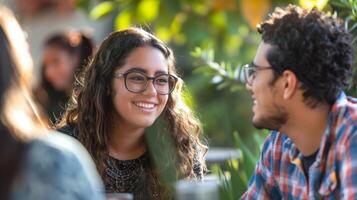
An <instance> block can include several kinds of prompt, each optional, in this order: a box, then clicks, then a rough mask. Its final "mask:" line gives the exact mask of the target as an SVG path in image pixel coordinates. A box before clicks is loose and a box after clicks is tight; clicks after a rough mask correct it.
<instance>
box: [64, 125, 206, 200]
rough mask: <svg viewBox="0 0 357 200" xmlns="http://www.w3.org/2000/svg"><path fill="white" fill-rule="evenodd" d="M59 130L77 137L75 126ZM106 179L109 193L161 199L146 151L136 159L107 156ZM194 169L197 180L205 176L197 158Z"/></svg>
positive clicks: (141, 199)
mask: <svg viewBox="0 0 357 200" xmlns="http://www.w3.org/2000/svg"><path fill="white" fill-rule="evenodd" d="M58 131H60V132H63V133H65V134H67V135H71V136H73V137H75V138H77V136H78V133H77V132H76V128H75V126H73V125H71V126H65V127H62V128H60V129H58ZM106 166H107V169H106V178H105V179H106V180H103V182H104V185H105V190H106V192H107V193H114V192H120V193H121V192H125V193H132V194H133V195H134V199H135V200H151V199H160V192H159V191H160V190H159V189H158V186H157V185H156V184H155V180H157V177H155V176H154V175H153V174H152V173H150V155H149V153H148V152H146V153H144V154H143V155H142V156H140V157H139V158H137V159H134V160H118V159H116V158H113V157H111V156H109V155H108V156H107V158H106ZM193 171H194V173H195V175H196V177H197V180H202V178H203V168H202V165H201V162H199V161H198V160H197V159H195V163H194V166H193Z"/></svg>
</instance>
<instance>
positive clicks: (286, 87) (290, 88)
mask: <svg viewBox="0 0 357 200" xmlns="http://www.w3.org/2000/svg"><path fill="white" fill-rule="evenodd" d="M282 79H283V83H282V84H283V98H284V99H290V98H291V97H293V95H294V94H295V92H296V91H297V90H298V85H299V80H298V79H297V77H296V75H295V73H294V72H292V71H290V70H285V71H284V72H283V74H282Z"/></svg>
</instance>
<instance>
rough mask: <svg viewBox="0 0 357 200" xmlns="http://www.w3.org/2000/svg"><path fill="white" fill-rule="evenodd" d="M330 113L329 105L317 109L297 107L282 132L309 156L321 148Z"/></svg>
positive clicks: (320, 105) (322, 105)
mask: <svg viewBox="0 0 357 200" xmlns="http://www.w3.org/2000/svg"><path fill="white" fill-rule="evenodd" d="M329 111H330V106H328V105H327V104H319V105H317V106H316V107H315V108H310V107H307V106H306V105H302V106H296V105H295V106H294V107H292V112H290V114H289V120H288V122H287V123H286V124H285V125H284V126H283V127H281V129H280V131H281V132H283V133H285V134H286V135H287V136H288V137H289V138H291V139H292V141H293V142H294V144H295V145H296V147H297V149H299V151H300V152H301V153H302V154H303V155H304V156H309V155H311V154H313V153H314V152H316V151H317V150H318V149H319V147H320V143H321V139H322V137H323V135H324V132H325V129H326V126H327V120H328V115H329Z"/></svg>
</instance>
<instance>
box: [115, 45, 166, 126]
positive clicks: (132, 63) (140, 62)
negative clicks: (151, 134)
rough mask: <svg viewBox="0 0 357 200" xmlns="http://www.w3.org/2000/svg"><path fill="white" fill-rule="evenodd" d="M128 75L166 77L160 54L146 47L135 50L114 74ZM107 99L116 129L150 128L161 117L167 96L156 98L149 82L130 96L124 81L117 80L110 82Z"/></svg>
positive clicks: (151, 83) (164, 65)
mask: <svg viewBox="0 0 357 200" xmlns="http://www.w3.org/2000/svg"><path fill="white" fill-rule="evenodd" d="M129 71H135V72H141V73H143V74H145V75H147V76H149V77H155V76H157V75H160V74H168V62H167V60H166V59H165V57H164V55H163V54H162V52H161V51H160V50H158V49H156V48H153V47H149V46H147V47H139V48H136V49H134V50H133V51H132V52H131V53H130V54H129V55H128V57H127V58H126V60H125V64H124V65H123V66H120V67H119V68H118V69H117V70H116V71H115V73H126V72H129ZM132 80H134V79H132ZM111 98H112V102H113V105H114V109H113V110H114V112H115V113H114V114H115V115H114V116H115V120H116V121H117V122H118V123H119V124H120V126H128V127H131V128H146V127H149V126H150V125H152V124H153V123H154V121H155V120H156V119H157V118H158V116H159V115H160V114H161V113H162V111H163V110H164V108H165V105H166V103H167V100H168V95H160V94H158V93H157V91H156V89H155V87H154V85H153V82H152V80H149V81H148V84H147V88H146V90H144V91H143V92H140V93H133V92H130V91H128V90H127V88H126V86H125V78H124V77H123V76H121V77H116V78H113V81H112V86H111Z"/></svg>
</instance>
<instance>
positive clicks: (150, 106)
mask: <svg viewBox="0 0 357 200" xmlns="http://www.w3.org/2000/svg"><path fill="white" fill-rule="evenodd" d="M135 105H136V106H138V107H141V108H148V109H150V108H153V107H154V106H155V104H152V103H143V102H135Z"/></svg>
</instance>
